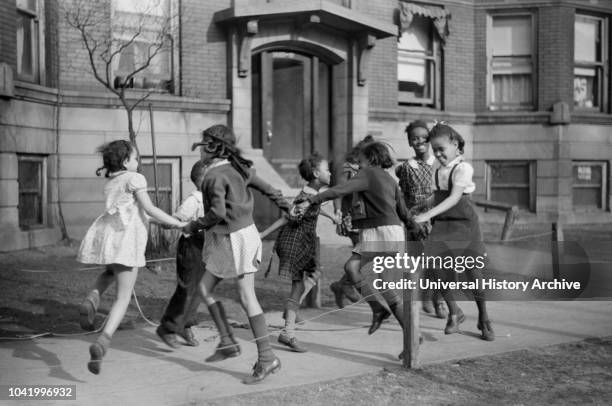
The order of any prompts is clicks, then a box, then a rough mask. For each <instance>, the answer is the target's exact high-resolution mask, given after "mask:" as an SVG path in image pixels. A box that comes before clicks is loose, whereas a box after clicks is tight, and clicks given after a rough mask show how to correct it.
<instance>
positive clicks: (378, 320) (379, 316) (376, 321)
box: [368, 306, 391, 335]
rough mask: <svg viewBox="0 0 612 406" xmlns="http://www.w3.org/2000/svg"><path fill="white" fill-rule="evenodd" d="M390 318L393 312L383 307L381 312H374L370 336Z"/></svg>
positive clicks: (369, 330)
mask: <svg viewBox="0 0 612 406" xmlns="http://www.w3.org/2000/svg"><path fill="white" fill-rule="evenodd" d="M389 316H391V312H389V310H387V309H385V308H384V307H382V306H381V309H380V310H379V311H376V312H373V313H372V324H371V325H370V328H369V329H368V334H369V335H372V334H374V333H375V332H376V330H378V328H379V327H380V325H381V324H382V322H383V321H385V320H386V319H388V318H389Z"/></svg>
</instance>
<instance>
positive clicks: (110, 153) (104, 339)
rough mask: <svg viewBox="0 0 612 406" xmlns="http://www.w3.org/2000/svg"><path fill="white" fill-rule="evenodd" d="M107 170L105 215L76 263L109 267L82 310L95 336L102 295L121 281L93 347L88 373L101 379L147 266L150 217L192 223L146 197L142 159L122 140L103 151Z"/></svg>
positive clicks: (83, 319) (89, 233) (96, 223)
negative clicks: (114, 337)
mask: <svg viewBox="0 0 612 406" xmlns="http://www.w3.org/2000/svg"><path fill="white" fill-rule="evenodd" d="M98 152H100V153H101V154H102V159H103V162H104V165H103V166H102V167H101V168H99V169H98V170H97V171H96V175H98V176H100V174H101V172H102V171H103V170H106V174H105V177H107V178H108V182H107V183H106V186H105V187H104V196H105V199H106V210H105V211H104V213H102V214H101V215H100V216H98V218H96V219H95V220H94V222H93V224H92V225H91V227H90V228H89V230H88V231H87V234H85V238H83V241H82V242H81V247H80V248H79V253H78V256H77V261H79V262H82V263H85V264H100V265H106V271H104V272H103V273H102V274H101V275H100V276H98V279H97V280H96V284H95V287H94V289H93V290H92V291H91V292H90V293H89V294H88V295H87V298H85V300H84V301H83V303H82V304H81V306H80V308H79V313H80V320H79V321H80V324H81V327H82V328H83V329H86V330H94V325H93V323H94V316H95V314H96V311H97V308H98V305H99V303H100V295H101V294H102V293H104V291H105V290H106V288H108V286H109V285H110V284H111V283H112V282H113V281H115V280H116V281H117V298H116V299H115V302H114V303H113V305H112V307H111V310H110V312H109V314H108V318H107V319H106V324H105V326H104V330H103V331H102V334H101V335H100V336H99V337H98V339H97V341H96V342H95V343H93V344H92V345H91V346H90V347H89V354H90V356H91V360H90V361H89V363H88V365H87V367H88V369H89V371H90V372H91V373H94V374H99V373H100V367H101V363H102V358H103V357H104V355H105V354H106V351H107V349H108V347H109V345H110V340H111V337H112V335H113V334H114V333H115V330H117V327H118V326H119V323H120V322H121V320H123V316H124V315H125V312H126V310H127V307H128V305H129V304H130V297H131V294H132V290H133V289H134V284H135V283H136V276H137V275H138V267H142V266H145V255H144V254H145V247H146V245H147V237H148V235H147V224H148V220H147V217H146V215H145V213H146V214H148V215H149V216H151V217H152V218H153V219H155V220H157V221H158V222H159V223H161V224H165V225H168V226H169V227H175V228H181V227H183V226H185V225H186V224H187V223H183V222H181V221H179V220H178V219H176V218H174V217H172V216H170V215H168V214H166V213H165V212H164V211H162V210H161V209H159V208H157V207H155V206H154V205H153V203H151V199H150V198H149V194H148V193H147V181H146V179H145V177H144V176H142V175H141V174H139V173H138V172H136V171H137V169H138V153H137V152H136V149H135V148H134V147H133V146H132V144H130V142H129V141H125V140H118V141H112V142H110V143H108V144H105V145H102V146H101V147H100V148H99V149H98Z"/></svg>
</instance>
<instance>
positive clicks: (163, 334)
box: [155, 324, 181, 348]
mask: <svg viewBox="0 0 612 406" xmlns="http://www.w3.org/2000/svg"><path fill="white" fill-rule="evenodd" d="M155 332H156V333H157V335H158V336H159V338H161V340H162V341H163V342H164V343H166V345H167V346H168V347H170V348H179V347H180V346H181V344H180V343H179V342H178V340H177V339H176V334H174V332H172V331H170V330H168V329H167V328H165V327H164V326H163V325H162V324H160V325H159V326H158V327H157V329H156V330H155Z"/></svg>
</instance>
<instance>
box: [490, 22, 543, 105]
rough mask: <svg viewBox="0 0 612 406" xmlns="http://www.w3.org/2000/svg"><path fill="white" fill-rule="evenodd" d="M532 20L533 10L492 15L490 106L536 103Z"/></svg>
mask: <svg viewBox="0 0 612 406" xmlns="http://www.w3.org/2000/svg"><path fill="white" fill-rule="evenodd" d="M533 20H534V19H533V16H532V15H531V14H520V15H514V14H513V15H494V16H490V18H489V29H488V36H487V42H488V47H487V50H488V66H489V69H488V82H489V83H488V86H487V89H488V97H487V99H488V106H489V109H491V110H525V109H533V108H534V107H535V101H534V99H535V97H534V92H535V87H536V86H535V84H536V81H535V52H534V48H535V46H534V43H535V41H534V37H535V35H534V32H535V30H534V25H533Z"/></svg>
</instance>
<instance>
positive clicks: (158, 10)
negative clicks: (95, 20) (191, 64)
mask: <svg viewBox="0 0 612 406" xmlns="http://www.w3.org/2000/svg"><path fill="white" fill-rule="evenodd" d="M170 3H171V2H170V0H139V1H133V0H113V19H112V32H113V46H114V47H115V49H117V50H118V49H120V48H123V49H121V51H120V52H119V54H118V56H117V57H115V58H113V64H112V68H113V76H114V78H115V79H114V85H115V87H116V88H117V87H120V86H125V87H130V88H136V89H156V90H159V91H167V92H171V93H173V92H174V84H173V83H174V82H173V77H174V68H173V64H174V57H173V53H174V52H175V50H174V40H173V36H172V31H173V29H174V27H173V24H174V19H173V18H172V17H171V15H172V12H171V4H170ZM147 65H148V66H147ZM145 66H146V68H144V67H145ZM143 68H144V69H143ZM141 69H142V70H141ZM136 71H138V72H137V73H136V74H135V75H134V76H133V78H132V79H131V80H129V81H128V83H125V81H126V79H127V76H129V75H130V74H133V73H134V72H136Z"/></svg>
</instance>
